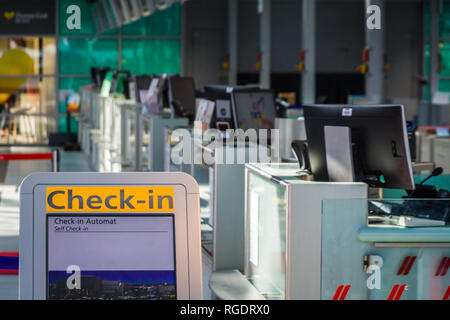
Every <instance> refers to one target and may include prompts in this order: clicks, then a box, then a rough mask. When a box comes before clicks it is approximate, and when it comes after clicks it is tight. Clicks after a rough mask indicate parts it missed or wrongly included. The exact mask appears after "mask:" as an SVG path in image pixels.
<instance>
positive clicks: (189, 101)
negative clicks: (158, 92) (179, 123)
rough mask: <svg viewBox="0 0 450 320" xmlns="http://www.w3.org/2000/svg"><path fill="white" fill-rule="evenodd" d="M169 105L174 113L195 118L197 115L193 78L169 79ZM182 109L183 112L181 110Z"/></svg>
mask: <svg viewBox="0 0 450 320" xmlns="http://www.w3.org/2000/svg"><path fill="white" fill-rule="evenodd" d="M168 84H169V104H170V108H171V110H172V113H180V112H181V113H182V114H177V115H179V116H186V117H191V118H193V117H194V115H195V85H194V79H193V78H192V77H169V81H168ZM179 109H181V110H179Z"/></svg>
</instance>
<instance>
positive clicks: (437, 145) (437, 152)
mask: <svg viewBox="0 0 450 320" xmlns="http://www.w3.org/2000/svg"><path fill="white" fill-rule="evenodd" d="M433 151H434V155H433V158H434V162H435V163H436V166H437V167H442V169H444V172H445V173H450V137H437V138H436V139H435V140H434V149H433Z"/></svg>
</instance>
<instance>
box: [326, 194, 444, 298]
mask: <svg viewBox="0 0 450 320" xmlns="http://www.w3.org/2000/svg"><path fill="white" fill-rule="evenodd" d="M449 210H450V200H449V199H432V200H416V199H401V200H390V199H384V200H377V199H370V200H359V199H344V200H342V199H339V200H331V199H330V200H324V201H323V210H322V211H323V212H322V250H321V252H322V258H321V261H322V265H321V296H320V298H322V299H336V300H343V299H347V300H349V299H363V300H365V299H369V300H430V299H431V300H443V299H444V297H445V296H446V295H448V297H450V272H449V270H448V269H449V266H450V225H449V223H448V221H449V220H447V223H445V222H442V223H441V225H439V223H437V222H435V221H434V223H433V225H434V226H428V227H427V226H426V225H427V224H429V223H430V220H429V219H428V218H427V217H431V218H434V219H435V220H436V217H438V216H441V215H442V216H444V215H445V214H447V219H448V215H449V214H450V213H449ZM411 217H415V218H411ZM417 217H421V218H422V219H424V220H425V222H424V221H423V220H417ZM414 226H416V227H414ZM448 297H447V298H448Z"/></svg>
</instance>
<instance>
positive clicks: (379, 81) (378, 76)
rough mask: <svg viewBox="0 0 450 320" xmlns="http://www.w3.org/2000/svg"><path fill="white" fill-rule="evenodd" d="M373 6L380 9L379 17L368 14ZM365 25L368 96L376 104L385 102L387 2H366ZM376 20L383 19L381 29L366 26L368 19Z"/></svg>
mask: <svg viewBox="0 0 450 320" xmlns="http://www.w3.org/2000/svg"><path fill="white" fill-rule="evenodd" d="M371 5H376V6H378V7H379V8H380V12H379V13H380V14H379V16H377V15H376V13H371V11H369V12H367V9H368V7H369V6H371ZM364 10H365V17H366V19H364V24H365V28H366V49H368V50H369V61H368V73H367V74H366V95H367V96H369V97H370V98H371V99H372V100H373V102H374V103H383V102H384V88H383V86H384V53H385V52H384V30H385V28H386V25H385V23H384V22H385V15H386V12H385V1H384V0H366V6H365V8H364ZM374 14H375V18H376V19H378V18H379V19H381V21H380V23H381V29H369V28H368V26H367V25H366V23H367V18H369V17H370V15H374Z"/></svg>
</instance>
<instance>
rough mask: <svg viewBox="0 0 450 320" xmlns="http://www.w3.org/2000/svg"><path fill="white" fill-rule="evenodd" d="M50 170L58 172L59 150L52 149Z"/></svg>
mask: <svg viewBox="0 0 450 320" xmlns="http://www.w3.org/2000/svg"><path fill="white" fill-rule="evenodd" d="M52 172H59V150H58V149H53V150H52Z"/></svg>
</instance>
